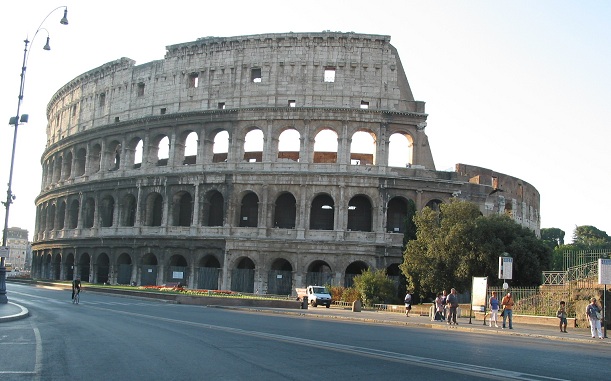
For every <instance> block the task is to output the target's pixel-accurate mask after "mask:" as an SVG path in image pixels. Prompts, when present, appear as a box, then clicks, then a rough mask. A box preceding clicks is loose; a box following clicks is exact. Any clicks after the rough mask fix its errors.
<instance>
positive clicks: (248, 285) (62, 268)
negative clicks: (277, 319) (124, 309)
mask: <svg viewBox="0 0 611 381" xmlns="http://www.w3.org/2000/svg"><path fill="white" fill-rule="evenodd" d="M189 262H190V261H189V260H188V259H187V257H185V256H183V255H181V254H174V255H171V256H170V257H169V259H168V260H167V261H162V260H161V259H160V257H159V256H158V255H156V254H155V253H152V252H149V253H146V254H145V255H143V256H142V257H140V258H138V259H137V260H136V259H135V258H133V256H132V255H130V254H128V253H126V252H123V253H121V254H119V255H118V256H117V257H116V260H114V261H112V260H111V257H110V256H109V255H108V254H107V253H106V252H101V253H99V254H96V255H91V254H89V253H87V252H84V253H82V254H80V255H78V256H76V255H75V254H74V253H72V252H68V253H66V254H65V255H63V254H62V253H45V252H40V253H37V254H35V256H34V258H33V261H32V272H33V274H34V276H35V277H37V278H40V279H50V280H71V279H74V278H77V277H80V278H81V279H82V280H83V281H86V282H90V283H111V284H130V285H141V286H147V285H162V284H166V283H181V284H182V285H184V286H187V287H188V288H191V289H205V290H219V289H228V290H232V291H237V292H246V293H258V292H261V293H266V294H278V295H290V294H292V293H293V290H294V289H295V287H302V286H304V285H343V286H345V287H350V286H352V285H353V282H354V277H355V276H357V275H360V274H361V273H362V272H363V271H365V270H367V269H369V268H370V266H369V265H368V264H367V263H365V262H363V261H354V262H352V263H350V264H348V266H346V267H345V268H344V269H341V270H340V271H338V270H337V269H335V268H333V266H331V265H330V264H329V263H328V262H326V261H324V260H314V261H312V262H311V263H309V264H307V266H306V267H305V268H304V270H305V271H303V270H302V271H297V269H296V268H295V266H294V265H293V264H292V263H291V261H290V260H288V259H286V258H277V259H275V260H274V261H272V262H271V265H270V266H269V267H268V268H261V267H260V266H257V265H256V264H255V261H254V260H253V259H251V258H250V257H248V256H242V257H239V258H237V259H236V260H235V261H234V262H233V264H232V265H231V267H230V268H223V267H222V265H221V260H219V258H217V256H215V255H213V254H208V255H204V256H203V257H201V258H200V259H199V260H197V261H191V262H192V263H189ZM386 272H387V274H388V276H389V277H391V278H392V279H393V280H395V281H396V284H397V285H398V284H399V277H400V276H401V275H400V270H399V264H398V263H397V264H392V265H390V266H388V268H386Z"/></svg>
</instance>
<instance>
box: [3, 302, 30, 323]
mask: <svg viewBox="0 0 611 381" xmlns="http://www.w3.org/2000/svg"><path fill="white" fill-rule="evenodd" d="M8 304H12V305H14V306H15V307H17V308H19V309H20V310H21V311H20V312H18V313H16V314H14V315H6V316H0V322H5V321H14V320H19V319H25V318H26V317H28V316H30V311H29V310H28V309H27V308H25V307H23V306H20V305H19V304H16V303H13V302H8Z"/></svg>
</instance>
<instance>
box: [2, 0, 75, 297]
mask: <svg viewBox="0 0 611 381" xmlns="http://www.w3.org/2000/svg"><path fill="white" fill-rule="evenodd" d="M58 9H63V10H64V17H62V19H61V20H60V21H59V22H60V24H62V25H68V7H67V6H65V5H62V6H61V7H57V8H55V9H53V10H52V11H51V12H49V14H48V15H47V17H45V18H44V19H43V20H42V22H41V23H40V25H39V26H38V29H36V32H35V33H34V37H32V41H29V40H28V38H27V37H26V39H25V40H24V41H23V42H24V43H25V48H24V49H23V65H21V83H20V85H19V98H18V100H17V114H16V116H14V117H11V119H10V121H9V124H10V125H14V126H15V131H14V132H13V152H12V155H11V169H10V172H9V177H8V189H7V191H6V201H3V202H2V204H3V205H4V207H5V208H6V213H5V215H4V230H3V231H2V249H3V250H2V251H0V252H6V250H7V247H6V240H7V238H8V237H7V235H8V216H9V210H10V207H11V204H12V203H13V201H14V200H15V195H14V194H13V192H12V189H11V186H12V184H13V167H14V164H15V146H16V143H17V129H18V127H19V124H20V123H27V121H28V115H27V114H23V115H21V116H20V115H19V113H20V111H21V110H20V109H21V101H22V100H23V89H24V86H25V72H26V67H27V63H28V57H29V55H30V54H29V51H28V44H30V43H33V42H34V40H35V39H36V35H38V32H40V31H41V30H44V31H45V32H47V42H46V43H45V46H44V47H43V49H44V50H51V47H50V45H49V40H50V37H49V31H47V30H46V29H45V28H43V27H42V26H43V24H44V23H45V21H47V18H49V16H51V14H52V13H53V12H55V11H57V10H58ZM7 302H8V299H7V297H6V267H4V257H0V303H2V304H5V303H7Z"/></svg>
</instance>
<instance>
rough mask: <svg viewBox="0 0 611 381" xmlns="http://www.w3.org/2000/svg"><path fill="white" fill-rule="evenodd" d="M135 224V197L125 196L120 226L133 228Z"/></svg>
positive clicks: (131, 195)
mask: <svg viewBox="0 0 611 381" xmlns="http://www.w3.org/2000/svg"><path fill="white" fill-rule="evenodd" d="M135 223H136V197H135V196H134V195H133V194H126V195H125V196H124V197H123V205H122V208H121V226H134V225H135Z"/></svg>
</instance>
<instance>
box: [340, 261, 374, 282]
mask: <svg viewBox="0 0 611 381" xmlns="http://www.w3.org/2000/svg"><path fill="white" fill-rule="evenodd" d="M368 268H369V266H367V264H366V263H365V262H362V261H356V262H352V263H351V264H350V265H348V267H347V268H346V273H345V274H344V287H346V288H348V287H352V286H353V285H354V277H356V276H357V275H361V274H362V273H363V271H365V270H367V269H368Z"/></svg>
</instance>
